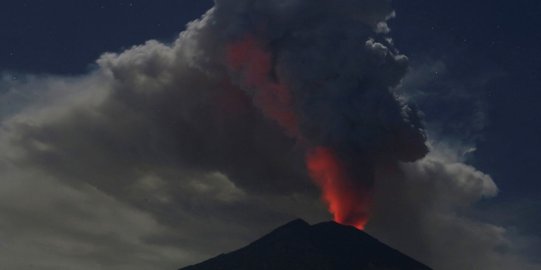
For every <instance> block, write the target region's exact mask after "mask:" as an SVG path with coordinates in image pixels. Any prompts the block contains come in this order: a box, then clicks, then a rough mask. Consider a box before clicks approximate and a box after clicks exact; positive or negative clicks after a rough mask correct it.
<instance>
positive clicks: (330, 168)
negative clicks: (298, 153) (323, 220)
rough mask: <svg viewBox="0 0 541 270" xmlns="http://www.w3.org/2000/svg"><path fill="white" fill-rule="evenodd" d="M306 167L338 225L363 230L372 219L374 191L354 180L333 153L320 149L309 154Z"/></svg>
mask: <svg viewBox="0 0 541 270" xmlns="http://www.w3.org/2000/svg"><path fill="white" fill-rule="evenodd" d="M306 166H307V168H308V171H309V173H310V176H311V177H312V179H313V180H314V181H315V182H316V184H317V185H319V187H320V188H321V190H322V197H323V199H324V200H325V202H326V203H327V204H328V207H329V211H330V212H331V213H332V214H333V216H334V220H335V221H336V222H338V223H342V224H347V225H352V226H355V227H357V228H358V229H360V230H363V229H364V227H365V226H366V223H367V222H368V219H369V215H370V204H371V192H370V188H368V187H363V185H362V184H359V183H358V181H355V179H351V178H350V175H349V174H348V172H347V170H346V168H345V167H344V165H343V164H342V162H341V160H340V159H339V157H338V156H337V155H336V154H335V153H334V151H333V150H332V149H329V148H326V147H316V148H314V149H311V150H310V151H308V155H307V157H306Z"/></svg>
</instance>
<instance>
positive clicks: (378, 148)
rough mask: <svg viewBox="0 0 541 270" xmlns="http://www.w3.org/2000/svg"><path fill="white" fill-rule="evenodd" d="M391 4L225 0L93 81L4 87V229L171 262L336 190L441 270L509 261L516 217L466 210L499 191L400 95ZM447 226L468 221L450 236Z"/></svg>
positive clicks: (313, 213)
mask: <svg viewBox="0 0 541 270" xmlns="http://www.w3.org/2000/svg"><path fill="white" fill-rule="evenodd" d="M392 16H393V11H392V9H391V8H390V5H389V1H383V0H335V1H328V0H325V1H324V0H311V1H308V0H288V1H286V0H283V1H281V0H217V1H215V7H214V8H213V9H211V10H210V11H208V12H207V14H205V15H204V16H203V17H202V18H201V19H200V20H197V21H194V22H192V23H191V24H189V25H188V29H187V30H186V31H185V32H183V33H181V34H180V36H179V38H178V39H177V40H176V41H174V42H173V43H172V44H162V43H160V42H157V41H149V42H147V43H146V44H144V45H141V46H136V47H133V48H131V49H129V50H127V51H124V52H122V53H119V54H115V53H107V54H104V55H102V56H101V57H100V59H99V60H98V61H97V63H98V67H97V69H96V70H95V71H93V72H92V73H91V74H87V75H85V76H81V77H78V78H58V77H26V78H24V79H23V82H16V83H14V82H7V81H4V83H2V84H1V85H2V87H3V88H4V89H7V90H6V91H5V92H4V91H2V92H0V93H3V94H2V98H1V99H0V104H10V105H9V107H7V108H6V109H4V108H2V113H3V114H4V115H2V116H1V117H0V119H1V121H2V122H1V126H0V153H1V154H0V168H2V170H0V185H1V186H2V188H1V189H0V190H5V191H6V192H7V194H18V196H14V195H12V196H8V197H2V198H8V199H5V200H0V209H2V211H0V215H3V216H4V215H5V218H2V219H0V220H1V221H0V232H5V233H4V235H5V237H6V238H5V239H10V241H11V242H14V241H15V239H12V238H9V237H8V236H9V235H18V234H21V233H22V235H24V236H25V237H21V241H22V242H20V243H23V244H26V245H32V246H33V247H34V248H33V250H32V251H33V252H35V254H36V255H35V256H36V257H39V256H42V257H44V258H48V259H47V260H44V261H45V262H44V263H43V265H40V266H41V268H42V269H95V267H96V265H101V266H105V267H107V268H109V269H148V265H159V267H163V268H164V269H166V268H170V267H171V265H173V264H178V266H181V265H182V264H186V263H191V262H194V261H195V260H198V259H202V258H204V257H205V256H210V255H214V254H216V253H218V252H223V251H225V250H227V249H231V248H234V247H237V246H238V245H240V243H244V242H246V241H249V240H252V239H253V238H254V237H255V236H257V235H258V234H260V233H262V232H265V231H266V230H268V229H270V228H272V227H274V226H276V225H278V224H280V223H282V222H285V221H287V220H288V219H290V218H292V217H295V216H300V217H303V218H306V219H308V220H310V221H319V220H322V219H326V218H328V217H327V214H326V211H325V209H324V208H325V206H322V205H321V204H319V203H318V201H319V199H318V198H319V197H320V196H322V197H323V199H324V200H325V201H326V203H327V206H328V208H329V209H330V211H331V212H332V214H333V215H334V218H335V219H336V220H338V221H340V222H343V223H347V224H353V225H356V226H357V227H364V226H365V225H366V223H367V222H368V221H369V217H370V216H372V217H373V218H372V223H371V224H370V225H369V226H368V229H369V231H373V232H374V233H375V234H376V235H378V236H379V237H381V238H382V239H384V240H385V241H387V242H389V243H392V244H395V245H396V246H397V247H398V248H400V249H401V250H403V251H404V252H406V253H410V254H412V255H414V256H416V257H417V258H420V259H423V260H425V261H427V262H429V263H430V264H431V265H432V266H433V267H435V268H437V269H451V268H449V267H447V268H446V265H453V266H457V267H458V266H460V267H462V268H467V267H465V265H468V263H471V265H481V266H486V265H497V261H495V260H494V259H495V258H496V257H497V256H496V255H498V254H500V253H498V252H499V250H501V249H498V247H501V246H502V245H503V244H505V242H506V239H505V234H504V233H503V229H501V228H498V227H496V226H492V225H488V224H483V223H480V222H476V221H474V220H471V219H466V218H463V217H462V216H461V215H458V214H456V211H457V209H458V210H464V211H466V210H467V209H469V207H470V205H471V204H473V203H474V202H475V201H477V200H479V199H480V198H482V197H485V196H492V195H494V194H495V192H496V190H497V188H496V186H495V185H494V183H493V182H492V180H491V179H490V177H488V176H486V175H484V174H482V173H480V172H477V171H476V170H474V169H473V168H471V167H469V166H467V165H465V164H463V163H461V161H457V160H453V161H452V162H451V161H450V160H449V159H446V158H442V157H441V155H440V156H438V155H437V152H433V153H431V154H430V155H429V156H428V157H425V158H424V159H421V158H423V157H424V156H425V155H426V154H427V147H426V146H425V135H424V131H423V130H422V125H421V123H420V120H419V117H418V115H417V111H416V110H415V109H414V108H412V107H411V106H409V105H408V104H406V103H405V102H404V101H402V100H401V99H400V98H399V96H398V95H397V94H396V93H394V89H395V88H396V87H397V86H399V84H400V82H401V80H402V78H403V76H404V75H405V74H406V72H407V68H408V59H407V58H406V57H405V56H403V55H401V54H400V53H399V52H398V51H397V50H396V49H395V48H394V46H393V44H392V40H391V39H390V38H389V37H388V35H389V31H390V30H389V28H388V27H387V23H386V22H387V20H388V19H390V18H391V17H392ZM36 89H39V90H36ZM419 159H421V160H419ZM416 160H419V161H417V162H414V161H416ZM313 182H315V183H316V185H313V184H312V183H313ZM45 187H49V188H45ZM53 187H54V188H53ZM316 187H319V188H321V189H322V190H321V191H319V190H318V189H317V188H316ZM320 194H321V195H320ZM22 196H24V199H23V197H22ZM44 197H47V198H50V200H43V201H42V200H39V199H37V198H44ZM26 198H30V199H26ZM98 202H99V203H98ZM98 208H106V209H112V210H111V211H99V210H96V209H98ZM50 211H52V212H54V213H55V216H53V217H54V218H55V220H56V222H49V223H43V222H42V221H44V220H47V217H46V216H43V213H46V212H50ZM64 219H65V220H68V221H70V222H68V225H69V224H73V225H74V226H67V225H66V224H65V223H63V222H62V220H64ZM87 219H89V220H91V221H93V222H95V223H92V222H88V223H86V222H85V221H84V220H87ZM131 223H138V224H140V225H141V226H135V227H133V230H131V231H125V230H124V227H131V226H130V225H129V224H131ZM39 224H44V225H43V226H40V225H39ZM81 224H82V225H81ZM103 224H107V225H109V224H112V225H111V226H112V227H110V226H104V225H103ZM101 226H103V227H101ZM115 226H118V227H122V228H116V227H115ZM66 227H76V228H77V229H74V230H71V231H69V232H67V233H66V234H62V231H64V230H65V228H66ZM440 230H442V231H445V230H447V231H457V232H456V233H455V234H456V235H453V237H452V238H451V239H453V240H455V241H454V242H452V246H451V247H449V246H447V243H449V241H447V239H449V238H446V237H451V236H448V235H450V233H448V234H446V235H439V233H438V232H439V231H440ZM35 232H39V234H40V235H53V236H54V239H58V240H55V241H52V240H51V239H52V238H48V237H38V238H33V237H32V236H33V234H35ZM96 236H100V237H98V238H96ZM444 236H445V237H444ZM493 236H497V237H498V239H500V240H501V241H485V240H486V238H491V237H493ZM413 237H415V239H413ZM479 237H481V238H479ZM64 238H65V239H64ZM33 239H34V241H33ZM90 239H94V240H90ZM95 239H100V241H96V240H95ZM419 240H423V241H424V242H422V243H421V245H415V244H413V242H414V241H419ZM472 242H473V243H479V245H478V246H472V245H471V243H472ZM36 243H37V245H36ZM23 244H19V245H23ZM4 246H7V245H5V244H2V243H0V248H1V247H4ZM104 246H114V247H119V249H120V250H121V251H122V252H118V253H115V251H111V252H104V251H103V247H104ZM39 247H43V248H39ZM151 247H155V248H151ZM6 249H7V250H8V253H9V254H14V257H16V256H17V254H20V250H21V249H17V246H15V245H9V247H8V248H6ZM471 249H475V250H476V251H477V252H478V253H477V254H489V255H487V256H474V255H472V256H470V254H476V253H467V251H468V250H471ZM150 250H152V252H150ZM487 250H491V252H492V251H494V253H484V251H487ZM458 251H461V252H458ZM462 252H463V253H462ZM142 254H146V255H145V256H143V255H142ZM177 254H178V256H177ZM457 254H463V256H468V259H467V260H462V261H461V262H464V263H463V264H460V263H458V262H457V264H450V261H452V259H455V258H456V256H457ZM494 254H495V255H494ZM493 255H494V256H493ZM62 257H69V258H70V260H73V262H71V261H68V260H66V261H63V262H59V261H61V259H59V258H62ZM177 258H178V259H177ZM513 258H514V257H513ZM4 260H6V262H5V265H9V266H13V267H12V268H21V267H24V266H25V263H27V262H24V261H16V260H11V261H10V260H7V259H4ZM130 260H133V261H132V262H130V263H126V261H130ZM517 260H518V259H517ZM474 262H475V263H474ZM506 262H509V265H511V264H512V263H514V262H515V261H511V260H507V261H506ZM74 265H77V267H74ZM460 267H459V268H460ZM453 269H455V268H453ZM487 269H498V268H497V267H496V266H494V267H491V268H487ZM502 269H509V268H502Z"/></svg>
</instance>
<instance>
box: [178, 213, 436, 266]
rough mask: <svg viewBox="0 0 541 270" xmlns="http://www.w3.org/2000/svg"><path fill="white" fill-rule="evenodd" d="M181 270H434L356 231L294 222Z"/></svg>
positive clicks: (333, 225)
mask: <svg viewBox="0 0 541 270" xmlns="http://www.w3.org/2000/svg"><path fill="white" fill-rule="evenodd" d="M180 270H430V268H429V267H427V266H425V265H423V264H421V263H420V262H417V261H416V260H414V259H412V258H410V257H408V256H406V255H404V254H402V253H400V252H399V251H397V250H395V249H393V248H390V247H389V246H387V245H385V244H383V243H381V242H379V241H378V240H377V239H375V238H373V237H372V236H370V235H368V234H367V233H365V232H363V231H360V230H358V229H356V228H355V227H352V226H345V225H340V224H337V223H335V222H323V223H319V224H316V225H312V226H310V225H309V224H308V223H306V222H305V221H304V220H301V219H297V220H294V221H291V222H289V223H287V224H285V225H283V226H281V227H278V228H277V229H275V230H273V231H272V232H270V233H269V234H267V235H265V236H263V237H262V238H261V239H259V240H257V241H255V242H253V243H251V244H249V245H248V246H246V247H244V248H241V249H239V250H237V251H233V252H231V253H228V254H222V255H220V256H217V257H214V258H212V259H209V260H207V261H204V262H202V263H199V264H196V265H192V266H188V267H185V268H182V269H180Z"/></svg>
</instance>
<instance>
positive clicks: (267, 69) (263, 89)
mask: <svg viewBox="0 0 541 270" xmlns="http://www.w3.org/2000/svg"><path fill="white" fill-rule="evenodd" d="M227 63H228V65H229V68H230V69H232V70H233V71H235V72H237V73H239V74H240V76H241V84H242V85H243V86H244V87H245V88H246V89H248V91H249V94H251V95H252V97H253V99H254V103H255V105H256V106H257V107H259V108H260V109H261V111H262V112H263V114H264V115H265V116H266V117H267V118H269V119H271V120H274V121H276V122H277V123H278V125H280V126H281V127H282V128H283V129H284V130H285V132H286V133H287V134H288V135H289V136H291V137H295V138H296V139H297V140H298V141H300V142H305V141H306V140H305V139H304V138H303V135H302V134H301V133H300V131H299V130H300V129H299V125H298V116H297V115H296V113H295V109H294V104H293V98H292V95H291V93H290V90H289V89H288V87H287V86H286V85H284V84H283V83H280V82H279V81H277V80H275V79H273V78H272V76H271V74H272V71H273V70H272V68H273V65H272V55H271V53H269V52H268V51H267V50H266V49H265V47H264V46H263V45H262V43H261V42H259V41H258V40H257V39H256V38H255V37H253V36H249V35H248V36H246V37H244V38H243V39H241V40H238V41H235V42H232V43H231V44H230V45H229V47H228V48H227ZM307 152H308V153H307V155H306V165H307V169H308V171H309V175H310V177H311V178H312V180H313V181H314V182H315V183H316V184H317V185H318V186H319V187H320V188H321V190H322V197H323V199H324V201H325V202H326V203H327V204H328V207H329V211H330V212H331V213H332V214H333V216H334V220H335V221H336V222H339V223H342V224H347V225H353V226H355V227H357V228H358V229H361V230H362V229H364V227H365V225H366V223H367V222H368V218H369V208H370V204H371V203H370V202H371V195H370V194H371V189H370V188H369V187H365V186H363V185H362V184H359V181H355V180H356V179H354V177H352V176H351V174H352V173H351V172H348V167H347V166H344V164H343V162H342V160H341V159H340V158H339V156H338V155H337V154H336V153H335V151H334V150H333V149H331V148H328V147H315V148H308V151H307Z"/></svg>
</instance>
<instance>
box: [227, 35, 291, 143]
mask: <svg viewBox="0 0 541 270" xmlns="http://www.w3.org/2000/svg"><path fill="white" fill-rule="evenodd" d="M227 63H228V65H229V67H230V68H232V69H233V70H235V71H237V72H239V73H240V74H241V75H242V80H243V81H242V82H243V83H244V84H245V85H246V86H248V87H250V88H257V89H259V91H257V92H256V94H255V96H254V102H255V103H256V104H257V105H258V107H260V108H261V110H262V112H263V114H264V115H265V116H267V117H268V118H270V119H272V120H274V121H276V122H277V123H278V124H279V125H280V126H281V127H282V128H284V129H285V130H286V131H287V133H288V134H289V135H290V136H298V135H299V132H298V123H297V116H296V115H295V112H294V110H293V98H292V96H291V93H290V91H289V89H288V88H287V86H285V85H284V84H281V83H279V82H277V81H275V80H273V79H271V74H272V55H271V54H270V53H269V52H267V51H266V50H265V48H264V46H263V45H262V44H261V43H260V42H258V41H257V39H255V38H254V37H252V36H246V37H245V38H243V39H241V40H239V41H236V42H233V43H232V44H230V45H229V46H228V48H227Z"/></svg>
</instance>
